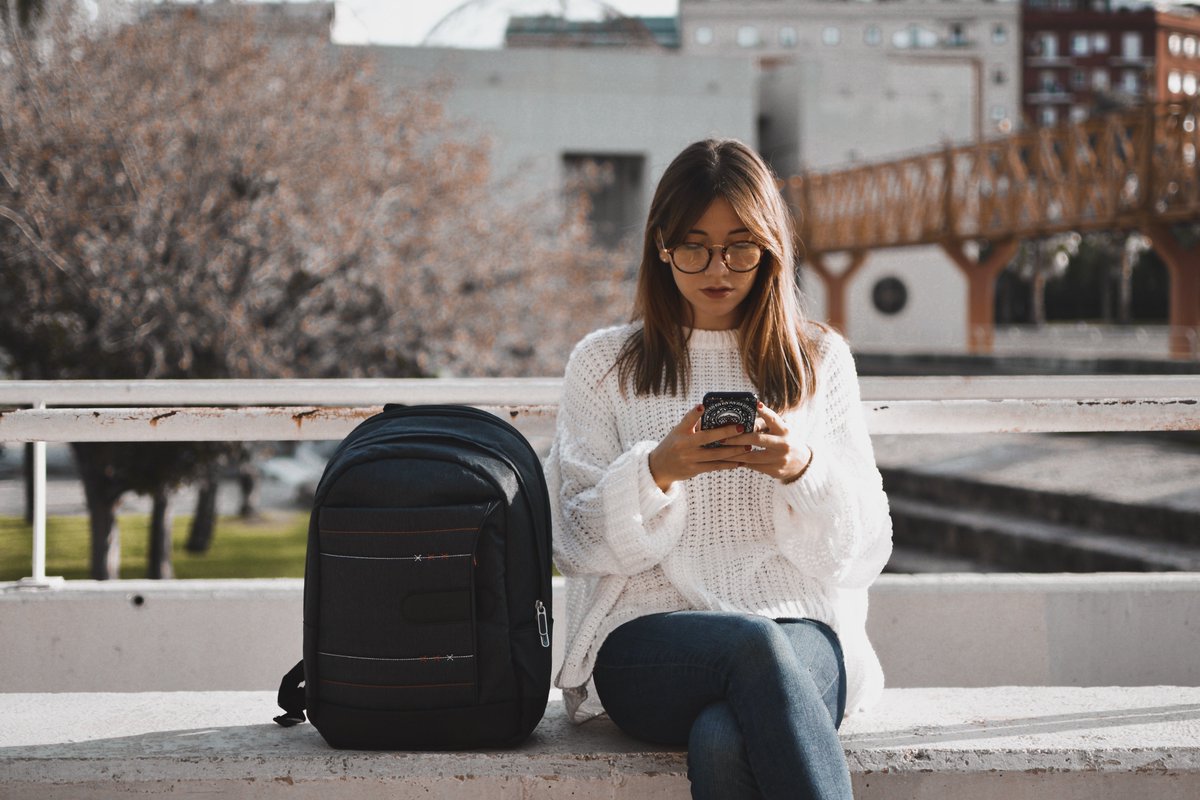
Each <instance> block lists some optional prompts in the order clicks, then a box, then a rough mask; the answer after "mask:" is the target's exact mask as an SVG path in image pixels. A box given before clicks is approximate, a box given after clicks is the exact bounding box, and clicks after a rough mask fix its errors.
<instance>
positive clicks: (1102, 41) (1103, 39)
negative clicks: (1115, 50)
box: [1092, 33, 1108, 53]
mask: <svg viewBox="0 0 1200 800" xmlns="http://www.w3.org/2000/svg"><path fill="white" fill-rule="evenodd" d="M1092 52H1093V53H1107V52H1108V34H1107V33H1094V34H1092Z"/></svg>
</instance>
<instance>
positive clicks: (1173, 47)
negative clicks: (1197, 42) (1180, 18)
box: [1167, 33, 1183, 56]
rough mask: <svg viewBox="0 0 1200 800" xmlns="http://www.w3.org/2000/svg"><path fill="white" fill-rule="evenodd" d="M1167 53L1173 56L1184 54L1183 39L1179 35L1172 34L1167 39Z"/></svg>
mask: <svg viewBox="0 0 1200 800" xmlns="http://www.w3.org/2000/svg"><path fill="white" fill-rule="evenodd" d="M1167 52H1168V53H1170V54H1171V55H1173V56H1177V55H1179V54H1180V53H1181V52H1183V37H1182V36H1180V35H1179V34H1178V33H1172V34H1171V35H1170V36H1168V37H1167Z"/></svg>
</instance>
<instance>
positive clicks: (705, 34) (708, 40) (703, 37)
mask: <svg viewBox="0 0 1200 800" xmlns="http://www.w3.org/2000/svg"><path fill="white" fill-rule="evenodd" d="M695 39H696V44H702V45H709V44H712V43H713V29H712V28H709V27H707V26H701V27H699V28H696V36H695Z"/></svg>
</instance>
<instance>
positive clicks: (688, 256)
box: [675, 244, 709, 272]
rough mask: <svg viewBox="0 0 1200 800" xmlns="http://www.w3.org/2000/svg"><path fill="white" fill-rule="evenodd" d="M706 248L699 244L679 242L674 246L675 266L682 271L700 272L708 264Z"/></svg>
mask: <svg viewBox="0 0 1200 800" xmlns="http://www.w3.org/2000/svg"><path fill="white" fill-rule="evenodd" d="M708 256H709V254H708V248H707V247H705V246H704V245H701V244H681V245H680V246H679V247H676V248H675V266H677V267H679V268H680V269H681V270H683V271H684V272H700V271H701V270H703V269H704V268H705V267H707V266H708Z"/></svg>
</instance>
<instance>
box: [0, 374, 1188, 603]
mask: <svg viewBox="0 0 1200 800" xmlns="http://www.w3.org/2000/svg"><path fill="white" fill-rule="evenodd" d="M860 385H861V388H862V400H863V402H862V405H863V411H864V413H865V415H866V418H867V424H868V427H869V429H870V431H871V433H873V434H916V433H922V434H924V433H998V432H1013V433H1015V432H1096V431H1157V430H1200V375H1124V376H1112V375H1092V376H1017V377H1014V376H986V377H903V378H900V377H897V378H862V379H861V381H860ZM560 388H561V381H560V380H559V379H551V378H479V379H391V380H212V381H207V380H203V381H202V380H196V381H188V380H181V381H0V442H33V443H34V448H33V449H34V460H33V472H34V509H33V510H34V515H33V516H34V530H33V540H34V542H33V544H34V552H33V576H32V577H31V578H30V579H28V581H27V582H28V584H29V585H37V586H41V585H47V579H46V574H45V541H46V530H45V526H46V472H45V443H46V442H85V441H92V442H96V441H128V442H142V441H287V440H301V439H340V438H342V437H343V436H345V435H346V434H347V433H349V432H350V430H351V429H352V428H353V427H354V426H355V425H356V424H358V423H359V422H361V421H362V420H363V419H365V418H366V417H368V416H370V415H372V414H374V413H376V412H377V411H379V410H380V408H381V406H382V405H383V404H384V403H407V404H425V403H462V404H465V405H473V406H477V407H480V408H484V409H486V410H488V411H491V412H492V413H495V414H497V415H498V416H501V417H502V418H504V419H508V420H510V421H511V422H513V424H515V425H516V426H517V428H518V429H520V430H521V431H522V432H523V433H525V434H526V435H527V436H530V437H531V438H532V437H545V436H548V435H549V433H550V432H551V430H552V429H553V422H554V416H555V413H556V408H557V403H558V398H559V392H560ZM5 407H7V408H10V409H11V410H7V411H6V410H3V409H4V408H5Z"/></svg>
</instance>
